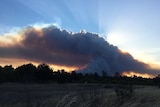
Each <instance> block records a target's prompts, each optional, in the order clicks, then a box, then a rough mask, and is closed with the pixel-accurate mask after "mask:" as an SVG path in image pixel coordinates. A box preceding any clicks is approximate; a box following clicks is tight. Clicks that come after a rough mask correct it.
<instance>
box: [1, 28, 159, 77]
mask: <svg viewBox="0 0 160 107" xmlns="http://www.w3.org/2000/svg"><path fill="white" fill-rule="evenodd" d="M1 38H3V39H4V38H5V39H4V40H2V39H1V40H0V58H18V59H26V60H29V61H33V62H44V63H48V64H56V65H62V66H68V67H69V66H76V67H80V68H81V67H84V66H85V68H83V69H79V70H78V71H79V72H87V73H92V72H93V73H94V72H97V73H99V74H101V73H102V71H104V72H107V74H109V75H114V73H115V72H120V73H122V72H124V71H125V72H129V71H134V72H138V73H148V74H153V75H157V74H158V72H159V70H154V69H151V68H150V66H149V65H148V64H145V63H143V62H140V61H138V60H136V59H134V58H133V57H132V56H131V55H130V54H129V53H123V52H122V51H121V50H120V49H118V47H116V46H113V45H111V44H109V43H108V42H107V41H106V40H105V39H103V38H102V37H100V36H99V35H98V34H93V33H89V32H86V31H85V30H81V31H80V32H79V33H72V32H68V31H66V30H61V29H59V28H57V27H55V26H53V25H51V26H49V27H45V28H39V29H38V28H35V27H32V26H30V27H27V28H25V29H23V30H21V31H20V32H19V33H18V36H2V37H1ZM6 38H7V39H6Z"/></svg>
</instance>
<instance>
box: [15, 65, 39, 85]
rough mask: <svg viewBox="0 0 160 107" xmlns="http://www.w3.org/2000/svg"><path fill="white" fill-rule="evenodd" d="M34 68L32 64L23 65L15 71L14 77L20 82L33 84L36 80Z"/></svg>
mask: <svg viewBox="0 0 160 107" xmlns="http://www.w3.org/2000/svg"><path fill="white" fill-rule="evenodd" d="M36 71H37V69H36V67H35V66H34V65H33V64H31V63H30V64H24V65H22V66H19V67H17V68H16V69H15V72H16V77H17V80H18V81H21V82H26V83H28V82H29V83H30V82H34V81H35V80H36V76H35V75H36Z"/></svg>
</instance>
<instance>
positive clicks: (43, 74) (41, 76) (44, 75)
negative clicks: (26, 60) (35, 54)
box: [37, 64, 53, 81]
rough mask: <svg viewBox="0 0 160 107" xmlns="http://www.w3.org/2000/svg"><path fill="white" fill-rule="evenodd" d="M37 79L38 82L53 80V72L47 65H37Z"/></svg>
mask: <svg viewBox="0 0 160 107" xmlns="http://www.w3.org/2000/svg"><path fill="white" fill-rule="evenodd" d="M37 78H38V80H40V81H50V80H53V70H52V69H51V68H50V67H49V66H48V65H47V64H39V65H38V68H37Z"/></svg>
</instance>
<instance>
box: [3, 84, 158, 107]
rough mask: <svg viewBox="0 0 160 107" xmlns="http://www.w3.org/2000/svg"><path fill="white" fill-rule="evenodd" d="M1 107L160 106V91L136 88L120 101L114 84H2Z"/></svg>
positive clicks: (153, 88) (150, 87) (151, 87)
mask: <svg viewBox="0 0 160 107" xmlns="http://www.w3.org/2000/svg"><path fill="white" fill-rule="evenodd" d="M104 87H105V88H104ZM0 107H160V88H158V87H156V86H133V95H132V97H131V98H121V97H118V96H117V95H116V93H115V86H113V85H109V86H108V85H104V84H1V85H0Z"/></svg>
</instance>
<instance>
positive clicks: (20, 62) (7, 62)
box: [0, 58, 87, 72]
mask: <svg viewBox="0 0 160 107" xmlns="http://www.w3.org/2000/svg"><path fill="white" fill-rule="evenodd" d="M0 61H1V62H0V66H3V67H4V66H5V65H12V66H13V67H14V68H16V67H18V66H22V65H24V64H29V63H32V64H33V65H35V66H38V65H39V64H42V63H43V62H40V63H38V62H32V61H28V60H24V59H16V58H12V59H9V58H0ZM45 64H47V63H45ZM47 65H49V66H50V68H51V69H52V70H53V71H57V70H62V69H64V70H65V71H66V72H71V71H74V70H78V69H83V68H86V66H87V65H84V66H62V65H55V64H47Z"/></svg>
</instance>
